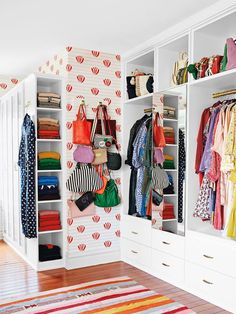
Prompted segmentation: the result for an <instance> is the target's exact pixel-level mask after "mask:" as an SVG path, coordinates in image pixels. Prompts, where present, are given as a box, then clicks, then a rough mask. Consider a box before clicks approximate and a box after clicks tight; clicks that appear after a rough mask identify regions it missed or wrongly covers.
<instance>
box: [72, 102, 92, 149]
mask: <svg viewBox="0 0 236 314" xmlns="http://www.w3.org/2000/svg"><path fill="white" fill-rule="evenodd" d="M76 117H77V119H76V120H75V121H73V143H74V144H80V145H90V144H91V142H90V137H91V128H92V122H91V121H88V120H87V117H86V114H85V105H84V103H81V105H80V106H79V110H78V113H77V115H76Z"/></svg>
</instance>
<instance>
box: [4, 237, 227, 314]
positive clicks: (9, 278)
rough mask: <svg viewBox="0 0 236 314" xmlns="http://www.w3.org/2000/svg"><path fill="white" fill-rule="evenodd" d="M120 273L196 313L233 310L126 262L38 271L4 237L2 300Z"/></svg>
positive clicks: (204, 313) (115, 275)
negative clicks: (214, 303) (201, 297)
mask: <svg viewBox="0 0 236 314" xmlns="http://www.w3.org/2000/svg"><path fill="white" fill-rule="evenodd" d="M117 276H129V277H131V278H133V279H134V280H136V281H137V282H139V283H140V284H142V285H144V286H145V287H147V288H150V289H152V290H155V291H157V292H159V293H161V294H164V295H166V296H168V297H170V298H173V299H174V300H176V301H177V302H180V303H182V304H184V305H186V306H188V307H189V308H191V309H192V310H193V311H195V312H196V313H202V314H215V313H218V314H220V313H222V314H223V313H224V314H226V313H229V312H226V311H224V310H222V309H220V308H219V307H216V306H214V305H212V304H210V303H207V302H205V301H203V300H201V299H199V298H197V297H196V296H193V295H191V294H189V293H187V292H186V291H183V290H180V289H178V288H176V287H174V286H172V285H170V284H168V283H166V282H164V281H162V280H160V279H157V278H155V277H152V276H150V275H148V274H146V273H145V272H142V271H140V270H138V269H136V268H134V267H132V266H130V265H128V264H126V263H123V262H117V263H111V264H106V265H100V266H93V267H87V268H82V269H76V270H65V269H58V270H51V271H45V272H40V273H37V272H36V271H35V270H33V269H32V268H31V267H30V266H29V265H27V264H26V263H25V262H24V261H23V260H22V259H21V258H20V257H19V256H18V255H17V254H16V253H15V252H14V251H13V250H12V249H11V248H9V247H8V246H7V245H6V244H5V243H4V242H2V241H0V304H1V300H3V299H5V298H9V297H14V296H18V297H19V296H24V295H27V294H29V293H35V292H39V291H44V290H50V289H56V288H61V287H66V286H71V285H77V284H80V283H84V282H88V281H93V280H98V279H106V278H112V277H117Z"/></svg>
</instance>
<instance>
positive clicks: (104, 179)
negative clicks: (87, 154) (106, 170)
mask: <svg viewBox="0 0 236 314" xmlns="http://www.w3.org/2000/svg"><path fill="white" fill-rule="evenodd" d="M99 175H100V177H101V179H102V182H103V186H102V187H101V189H100V190H97V191H96V193H97V194H103V193H104V191H105V189H106V186H107V182H108V179H107V177H105V176H104V175H103V166H99Z"/></svg>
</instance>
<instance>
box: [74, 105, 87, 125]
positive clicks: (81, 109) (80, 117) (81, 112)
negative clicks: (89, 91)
mask: <svg viewBox="0 0 236 314" xmlns="http://www.w3.org/2000/svg"><path fill="white" fill-rule="evenodd" d="M76 117H77V121H80V120H87V117H86V113H85V102H84V101H82V102H81V104H80V105H79V109H78V112H77V115H76Z"/></svg>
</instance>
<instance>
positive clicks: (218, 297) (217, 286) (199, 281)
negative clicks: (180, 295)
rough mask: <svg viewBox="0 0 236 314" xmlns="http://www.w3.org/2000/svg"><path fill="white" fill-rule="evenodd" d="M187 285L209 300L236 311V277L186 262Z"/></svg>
mask: <svg viewBox="0 0 236 314" xmlns="http://www.w3.org/2000/svg"><path fill="white" fill-rule="evenodd" d="M186 285H187V288H188V289H190V291H192V292H195V293H197V294H198V295H199V296H200V297H202V298H203V299H205V300H207V301H208V302H211V303H214V304H216V305H218V306H221V307H223V308H225V309H228V310H230V311H232V310H234V313H236V298H235V286H236V279H234V278H231V277H227V276H224V275H222V274H220V273H217V272H214V271H212V270H209V269H207V268H203V267H201V266H197V265H194V264H191V263H189V262H186Z"/></svg>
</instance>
